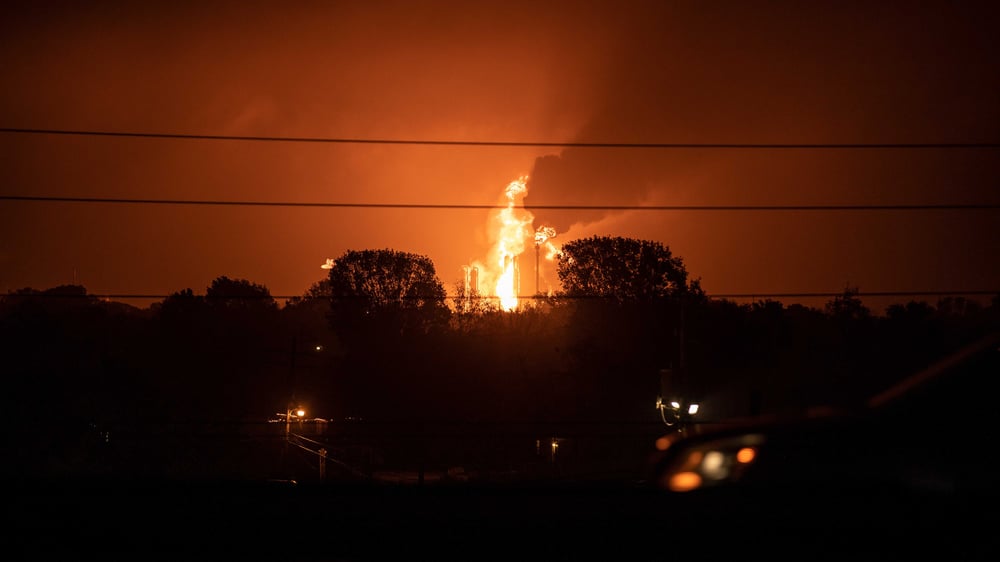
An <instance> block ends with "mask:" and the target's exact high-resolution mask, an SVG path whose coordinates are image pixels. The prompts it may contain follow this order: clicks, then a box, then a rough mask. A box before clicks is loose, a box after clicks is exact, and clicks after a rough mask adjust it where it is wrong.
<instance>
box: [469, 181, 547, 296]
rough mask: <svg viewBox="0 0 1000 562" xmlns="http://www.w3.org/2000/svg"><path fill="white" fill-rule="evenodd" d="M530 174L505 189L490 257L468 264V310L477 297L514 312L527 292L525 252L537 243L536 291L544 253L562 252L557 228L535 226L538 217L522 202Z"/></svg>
mask: <svg viewBox="0 0 1000 562" xmlns="http://www.w3.org/2000/svg"><path fill="white" fill-rule="evenodd" d="M527 180H528V178H527V176H521V177H520V178H518V179H516V180H514V181H512V182H510V183H509V184H508V185H507V188H506V189H505V190H504V198H505V205H504V206H503V207H502V208H501V209H500V210H499V211H498V212H496V213H494V215H493V216H492V217H491V219H490V220H491V224H492V228H491V229H490V233H491V235H492V240H491V248H490V252H489V256H488V257H487V258H486V260H485V261H476V262H473V263H470V264H468V265H466V266H465V267H464V273H465V276H464V286H463V292H462V295H461V296H462V303H463V305H462V306H464V307H465V309H466V310H469V309H471V308H472V305H473V300H474V299H480V298H482V299H487V300H489V301H490V302H491V303H495V304H496V305H497V306H499V308H500V309H501V310H504V311H514V310H516V309H517V308H518V305H519V301H520V299H522V298H523V297H524V296H525V295H523V294H522V292H521V255H522V254H523V253H524V252H525V249H526V248H527V247H528V246H529V245H531V244H532V243H533V244H534V248H535V287H534V294H536V295H537V294H541V293H543V291H542V289H541V287H540V286H539V282H540V275H539V272H540V268H541V259H540V256H541V252H542V250H543V249H544V250H545V258H546V259H547V260H552V259H554V258H555V257H556V256H557V255H558V252H559V249H558V247H556V246H555V245H554V244H553V243H552V239H553V238H555V236H556V231H555V229H553V228H551V227H546V226H539V227H538V228H537V229H535V228H534V227H533V224H532V223H533V222H534V216H533V215H532V214H531V213H530V212H528V211H527V210H526V209H525V208H524V206H523V203H522V199H523V197H524V195H525V194H526V193H527Z"/></svg>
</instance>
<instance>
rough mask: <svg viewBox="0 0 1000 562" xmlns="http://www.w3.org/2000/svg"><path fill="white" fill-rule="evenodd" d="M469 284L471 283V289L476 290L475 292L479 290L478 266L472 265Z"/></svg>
mask: <svg viewBox="0 0 1000 562" xmlns="http://www.w3.org/2000/svg"><path fill="white" fill-rule="evenodd" d="M470 285H471V287H472V290H473V291H474V292H476V293H478V292H479V268H478V267H475V266H473V268H472V275H471V279H470ZM470 294H471V293H470Z"/></svg>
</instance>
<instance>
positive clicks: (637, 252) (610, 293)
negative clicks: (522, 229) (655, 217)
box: [557, 236, 701, 300]
mask: <svg viewBox="0 0 1000 562" xmlns="http://www.w3.org/2000/svg"><path fill="white" fill-rule="evenodd" d="M557 273H558V275H559V281H560V283H561V284H562V294H563V295H565V296H570V297H612V298H614V299H617V300H645V299H649V298H655V297H665V296H673V295H680V294H686V293H688V292H697V293H700V292H701V288H700V284H699V283H698V282H697V281H695V282H692V283H688V272H687V269H685V267H684V262H683V260H682V259H681V258H679V257H675V256H674V255H673V254H672V253H671V251H670V248H669V247H668V246H666V245H664V244H661V243H659V242H655V241H650V240H638V239H635V238H623V237H620V236H616V237H611V236H592V237H590V238H583V239H579V240H574V241H572V242H568V243H566V244H565V245H563V247H562V250H561V253H560V254H559V257H558V266H557Z"/></svg>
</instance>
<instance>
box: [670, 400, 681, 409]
mask: <svg viewBox="0 0 1000 562" xmlns="http://www.w3.org/2000/svg"><path fill="white" fill-rule="evenodd" d="M670 407H671V408H673V409H675V410H676V409H677V408H680V407H681V405H680V404H678V403H677V402H671V403H670Z"/></svg>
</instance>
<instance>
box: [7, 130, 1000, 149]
mask: <svg viewBox="0 0 1000 562" xmlns="http://www.w3.org/2000/svg"><path fill="white" fill-rule="evenodd" d="M0 133H11V134H35V135H61V136H93V137H127V138H149V139H174V140H208V141H247V142H287V143H321V144H383V145H392V144H396V145H425V146H427V145H430V146H497V147H554V148H652V149H741V150H743V149H970V148H971V149H977V148H979V149H983V148H986V149H992V148H1000V143H996V142H962V143H941V142H937V143H639V142H538V141H476V140H444V139H438V140H434V139H388V138H382V139H365V138H352V137H278V136H243V135H199V134H187V133H152V132H136V131H88V130H69V129H27V128H12V127H4V128H0Z"/></svg>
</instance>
